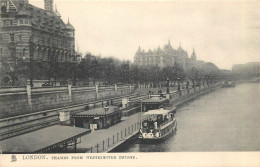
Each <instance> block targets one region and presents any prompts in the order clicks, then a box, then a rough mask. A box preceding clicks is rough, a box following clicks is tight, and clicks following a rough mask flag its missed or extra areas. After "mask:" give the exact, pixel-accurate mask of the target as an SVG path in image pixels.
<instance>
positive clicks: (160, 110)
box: [143, 107, 176, 115]
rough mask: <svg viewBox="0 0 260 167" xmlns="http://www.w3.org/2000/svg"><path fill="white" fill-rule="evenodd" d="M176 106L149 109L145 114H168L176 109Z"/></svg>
mask: <svg viewBox="0 0 260 167" xmlns="http://www.w3.org/2000/svg"><path fill="white" fill-rule="evenodd" d="M175 109H176V108H175V107H174V108H172V109H171V110H169V109H168V110H165V109H163V108H160V109H156V110H149V111H147V112H145V113H144V114H143V115H165V114H168V113H170V112H172V111H174V110H175Z"/></svg>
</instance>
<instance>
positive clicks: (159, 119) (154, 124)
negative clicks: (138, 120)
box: [142, 114, 173, 133]
mask: <svg viewBox="0 0 260 167" xmlns="http://www.w3.org/2000/svg"><path fill="white" fill-rule="evenodd" d="M172 119H173V114H168V115H157V116H156V117H150V118H149V119H145V120H144V121H143V124H142V125H143V131H144V132H146V133H149V132H152V131H154V132H155V131H157V130H158V128H159V127H160V125H161V124H162V123H164V122H168V121H170V120H172Z"/></svg>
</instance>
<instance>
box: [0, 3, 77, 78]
mask: <svg viewBox="0 0 260 167" xmlns="http://www.w3.org/2000/svg"><path fill="white" fill-rule="evenodd" d="M44 3H45V5H44V6H45V8H44V9H41V8H38V7H35V6H33V5H31V4H29V2H28V0H0V5H1V10H0V15H1V17H0V60H1V62H0V68H1V73H2V75H1V76H2V77H1V78H0V79H1V83H5V82H6V81H8V79H10V81H11V80H12V77H11V76H10V75H8V71H5V70H15V69H14V68H15V65H16V63H17V62H18V61H20V60H22V61H25V62H26V61H27V62H29V61H32V60H33V61H36V62H39V61H41V62H47V63H48V62H59V63H60V62H66V61H69V62H74V61H77V58H78V56H77V54H76V52H75V29H74V27H73V26H72V25H71V24H70V22H69V21H68V22H67V23H64V22H63V20H62V19H61V16H60V14H59V12H58V11H57V10H56V9H55V10H53V0H44ZM4 64H5V65H6V64H9V65H11V68H9V69H6V68H3V66H4ZM50 64H51V63H50Z"/></svg>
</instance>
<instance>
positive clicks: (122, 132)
mask: <svg viewBox="0 0 260 167" xmlns="http://www.w3.org/2000/svg"><path fill="white" fill-rule="evenodd" d="M121 139H123V131H122V130H121Z"/></svg>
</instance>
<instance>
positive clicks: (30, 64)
mask: <svg viewBox="0 0 260 167" xmlns="http://www.w3.org/2000/svg"><path fill="white" fill-rule="evenodd" d="M33 54H34V43H33V35H32V36H31V37H30V53H29V78H30V85H31V87H33V69H32V58H33Z"/></svg>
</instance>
